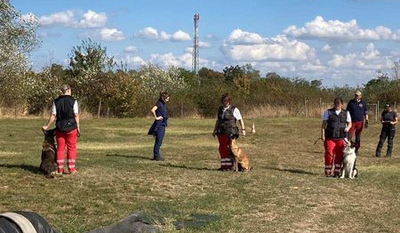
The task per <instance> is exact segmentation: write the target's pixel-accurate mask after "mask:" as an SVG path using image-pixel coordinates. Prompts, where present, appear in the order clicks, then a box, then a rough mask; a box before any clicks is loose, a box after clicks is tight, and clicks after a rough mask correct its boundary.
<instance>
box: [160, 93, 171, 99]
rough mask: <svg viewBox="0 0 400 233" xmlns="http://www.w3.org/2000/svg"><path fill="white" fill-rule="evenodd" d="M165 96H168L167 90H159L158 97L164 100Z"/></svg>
mask: <svg viewBox="0 0 400 233" xmlns="http://www.w3.org/2000/svg"><path fill="white" fill-rule="evenodd" d="M167 97H170V94H169V93H168V91H162V92H160V98H161V99H163V100H165V99H166V98H167Z"/></svg>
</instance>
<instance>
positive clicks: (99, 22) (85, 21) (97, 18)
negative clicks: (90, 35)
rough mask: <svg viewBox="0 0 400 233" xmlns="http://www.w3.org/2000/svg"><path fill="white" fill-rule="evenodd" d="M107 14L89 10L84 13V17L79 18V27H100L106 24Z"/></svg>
mask: <svg viewBox="0 0 400 233" xmlns="http://www.w3.org/2000/svg"><path fill="white" fill-rule="evenodd" d="M106 22H107V15H106V13H104V12H103V13H96V12H94V11H91V10H89V11H88V12H86V13H84V14H83V16H82V19H81V20H79V23H78V24H77V27H79V28H99V27H102V26H104V25H105V24H106Z"/></svg>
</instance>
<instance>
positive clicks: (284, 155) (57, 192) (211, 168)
mask: <svg viewBox="0 0 400 233" xmlns="http://www.w3.org/2000/svg"><path fill="white" fill-rule="evenodd" d="M245 120H246V125H248V126H247V128H248V129H250V128H251V127H250V126H251V124H252V123H253V122H254V123H255V125H256V130H257V132H256V134H251V133H250V134H249V135H247V136H246V137H241V138H240V139H239V146H241V147H242V148H243V149H244V150H245V151H246V152H247V153H248V154H249V155H250V157H251V162H252V164H251V165H252V167H253V169H252V170H251V171H250V172H248V173H234V172H219V171H217V170H216V169H217V168H218V167H219V155H218V143H217V140H216V139H215V138H213V137H212V135H211V132H212V129H213V126H214V123H215V120H214V119H196V120H193V119H171V120H170V126H169V127H168V128H167V133H166V138H165V141H164V144H163V146H162V148H161V150H162V152H163V154H164V157H165V159H166V160H165V161H164V162H154V161H151V160H150V159H151V158H152V147H153V142H154V141H153V138H152V137H150V136H147V130H148V128H149V126H150V125H151V123H152V120H150V119H100V120H96V119H93V120H82V124H81V125H82V126H81V127H82V136H81V137H80V138H79V141H78V158H77V169H78V171H79V173H78V174H77V175H75V176H64V177H61V178H55V179H46V178H44V176H43V175H42V174H41V173H40V171H39V169H38V167H39V164H40V154H41V145H42V141H43V135H42V133H41V131H40V128H41V126H42V125H43V124H44V123H45V122H46V120H45V119H16V120H15V119H1V120H0V130H1V131H0V132H1V133H0V212H5V211H13V210H28V211H35V212H37V213H39V214H41V215H42V216H43V217H45V218H46V219H47V221H48V222H49V223H51V224H52V225H53V226H54V227H55V228H56V229H58V230H59V231H60V232H62V233H80V232H86V231H89V230H92V229H95V228H98V227H100V226H105V225H109V224H112V223H114V222H116V221H118V220H120V219H122V218H124V217H126V216H127V215H129V214H130V213H132V212H134V211H138V210H140V211H144V212H146V213H148V214H151V215H153V216H160V217H163V218H164V219H165V223H164V225H163V230H164V232H343V231H346V232H400V211H399V209H400V200H399V199H398V197H399V194H398V193H399V190H400V149H399V148H398V145H399V142H398V137H396V138H395V148H394V153H393V157H392V158H391V159H387V158H375V157H373V155H374V151H375V147H376V144H377V142H378V137H379V131H380V125H379V124H378V123H376V122H372V123H370V128H368V129H366V130H365V131H364V133H363V135H362V148H361V150H360V156H359V157H358V160H357V164H358V168H359V170H360V176H359V177H358V178H357V179H355V180H349V179H334V178H325V177H324V175H323V153H324V152H323V146H322V142H318V143H317V145H314V142H315V140H316V139H317V138H318V137H319V135H320V133H319V132H320V125H321V120H320V119H305V118H268V119H245ZM385 146H386V145H385ZM193 216H197V218H198V219H200V220H202V218H203V220H202V221H200V224H196V223H198V222H194V223H193V222H192V221H190V220H192V219H193V218H196V217H193ZM183 221H186V227H184V229H182V230H175V229H174V224H173V223H174V222H183ZM201 223H207V224H203V225H202V224H201ZM191 224H193V225H195V226H194V227H190V226H191Z"/></svg>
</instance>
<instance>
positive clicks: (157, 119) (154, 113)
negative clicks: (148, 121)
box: [151, 105, 163, 121]
mask: <svg viewBox="0 0 400 233" xmlns="http://www.w3.org/2000/svg"><path fill="white" fill-rule="evenodd" d="M157 109H158V107H157V105H155V106H154V107H153V108H152V109H151V113H152V114H153V117H154V119H155V120H156V121H160V120H162V119H163V117H162V116H157V114H156V110H157Z"/></svg>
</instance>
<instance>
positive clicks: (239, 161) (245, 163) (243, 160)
mask: <svg viewBox="0 0 400 233" xmlns="http://www.w3.org/2000/svg"><path fill="white" fill-rule="evenodd" d="M230 151H231V153H230V155H231V157H232V160H233V171H235V172H236V171H239V170H240V169H239V168H241V171H243V172H247V171H249V170H250V159H249V156H247V154H246V153H245V152H244V151H243V150H242V149H240V148H239V146H238V145H237V141H236V139H231V140H230Z"/></svg>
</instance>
